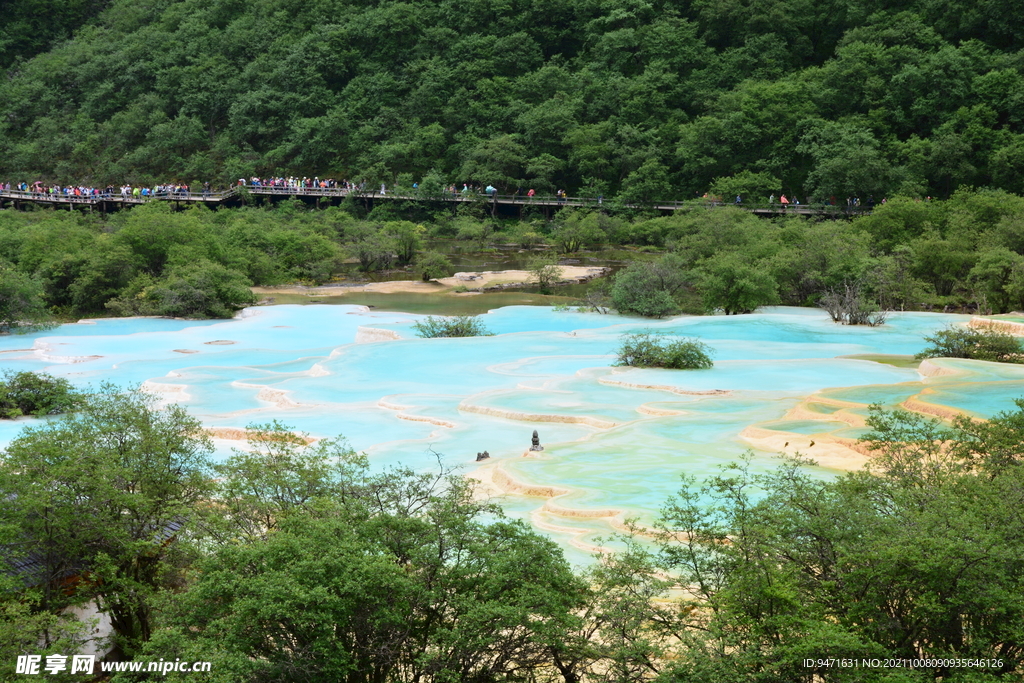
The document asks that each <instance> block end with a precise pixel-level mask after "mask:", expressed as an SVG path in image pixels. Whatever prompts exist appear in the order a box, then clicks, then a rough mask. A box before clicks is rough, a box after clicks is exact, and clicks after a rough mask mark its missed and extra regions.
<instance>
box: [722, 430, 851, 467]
mask: <svg viewBox="0 0 1024 683" xmlns="http://www.w3.org/2000/svg"><path fill="white" fill-rule="evenodd" d="M740 438H741V439H743V440H744V441H746V442H747V443H749V444H750V445H751V446H753V447H755V448H759V449H761V450H765V451H775V452H776V453H785V454H786V455H797V454H800V455H801V456H803V457H805V458H810V459H811V460H814V461H815V462H816V463H818V464H819V465H821V466H822V467H828V468H830V469H835V470H859V469H860V468H862V467H863V466H864V465H865V464H866V463H867V462H868V460H870V457H869V456H868V455H867V453H866V452H861V450H860V449H859V448H857V444H856V442H855V441H854V440H852V439H850V440H846V439H844V440H842V441H840V440H839V439H835V438H833V437H830V436H825V435H821V434H815V435H812V436H806V435H804V434H794V433H791V432H776V431H773V430H771V429H763V428H761V427H747V428H746V429H744V430H743V431H742V432H740Z"/></svg>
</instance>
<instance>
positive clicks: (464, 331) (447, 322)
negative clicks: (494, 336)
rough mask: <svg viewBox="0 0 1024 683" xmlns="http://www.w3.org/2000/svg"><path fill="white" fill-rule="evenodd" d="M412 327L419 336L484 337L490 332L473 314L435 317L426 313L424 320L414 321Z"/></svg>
mask: <svg viewBox="0 0 1024 683" xmlns="http://www.w3.org/2000/svg"><path fill="white" fill-rule="evenodd" d="M412 328H413V329H414V330H416V334H417V335H418V336H420V337H426V338H433V337H484V336H490V334H491V332H489V331H488V330H487V328H486V327H484V324H483V323H482V322H481V321H480V319H479V318H478V317H477V316H475V315H458V316H455V317H453V318H443V317H437V318H435V317H434V316H432V315H428V316H427V317H426V319H425V320H420V321H419V322H417V323H414V324H413V326H412Z"/></svg>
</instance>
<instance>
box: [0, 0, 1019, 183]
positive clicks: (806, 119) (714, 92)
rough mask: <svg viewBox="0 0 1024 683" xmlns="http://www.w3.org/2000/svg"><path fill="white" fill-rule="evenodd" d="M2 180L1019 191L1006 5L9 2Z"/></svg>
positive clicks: (1015, 53)
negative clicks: (297, 179) (428, 181)
mask: <svg viewBox="0 0 1024 683" xmlns="http://www.w3.org/2000/svg"><path fill="white" fill-rule="evenodd" d="M3 8H4V25H3V27H2V28H0V68H4V69H5V70H6V73H5V77H4V78H3V79H0V179H4V180H9V181H12V182H17V181H21V180H24V181H29V182H31V181H33V180H36V179H40V180H48V181H55V182H61V183H65V184H79V183H82V184H87V185H103V184H106V183H115V184H117V183H124V182H130V183H147V184H152V183H155V182H158V181H164V182H169V181H172V180H176V181H178V182H192V183H193V184H198V183H201V182H203V181H211V182H215V183H219V184H225V183H227V182H229V181H237V179H238V178H242V177H246V178H248V177H250V176H253V175H259V176H267V175H292V174H294V175H308V176H314V175H317V176H319V177H322V178H325V177H334V178H337V179H350V180H353V181H359V180H365V181H367V182H370V183H380V182H389V183H390V182H392V181H394V180H396V179H397V178H398V177H399V176H400V175H402V174H409V177H411V178H413V179H421V178H424V177H426V176H428V175H430V174H431V173H432V172H433V173H434V174H435V175H434V177H435V178H441V179H443V180H444V181H446V182H460V183H461V182H471V183H472V182H478V183H481V184H487V183H492V184H494V185H496V186H498V187H499V188H500V189H502V190H514V189H515V188H517V187H519V186H522V187H523V188H524V189H525V188H526V187H535V188H536V189H537V190H538V191H545V190H548V191H550V190H554V189H556V188H559V189H567V190H568V191H569V192H570V193H576V194H590V195H593V196H596V195H602V194H603V195H606V196H613V195H619V196H622V197H624V198H627V199H641V200H642V199H645V198H650V197H659V198H688V197H693V196H694V193H701V194H702V193H704V192H706V191H708V190H709V188H710V189H712V190H713V191H717V192H719V193H720V194H728V195H729V196H731V195H732V194H733V193H736V192H741V193H744V194H747V193H752V194H756V195H762V196H765V197H766V196H768V194H769V193H772V192H774V193H776V194H778V193H779V192H786V193H788V194H790V195H796V196H799V197H801V198H804V197H807V196H813V197H814V198H816V199H819V200H822V199H826V198H831V197H832V196H835V197H836V198H837V200H838V201H845V198H846V197H848V196H860V197H862V198H867V197H868V196H873V197H874V198H875V199H876V200H878V199H881V198H882V197H883V196H889V197H891V196H894V195H896V194H903V195H908V196H920V197H925V196H938V197H947V196H949V195H951V194H952V193H953V192H954V191H955V190H956V189H957V188H958V187H960V186H961V185H971V186H976V187H979V186H988V187H994V188H1002V189H1006V190H1008V191H1012V192H1021V191H1024V185H1022V183H1024V180H1022V178H1024V173H1022V172H1024V127H1022V126H1024V76H1022V69H1024V53H1022V52H1021V51H1020V45H1021V42H1020V41H1021V39H1022V38H1024V36H1022V33H1024V28H1022V27H1024V8H1022V7H1021V6H1020V5H1019V4H1014V3H1007V2H994V1H993V2H983V3H978V2H966V1H963V0H956V1H953V2H948V1H944V2H938V1H937V0H910V1H908V2H893V1H891V0H826V1H823V2H808V1H806V0H756V1H755V0H751V1H740V0H686V1H683V2H672V1H668V0H654V1H652V2H639V1H629V2H622V1H620V0H617V1H615V2H610V1H607V0H574V1H572V2H569V1H566V0H551V1H549V2H544V3H540V2H533V1H527V0H507V1H502V2H486V3H485V2H453V1H451V0H443V1H440V2H416V1H415V0H413V1H402V0H382V1H380V2H372V3H361V2H327V1H325V0H302V1H301V2H297V1H291V0H248V1H245V2H242V1H241V0H151V1H149V2H145V3H140V2H137V1H136V0H110V1H109V2H106V3H104V2H100V1H98V0H94V1H92V2H88V1H86V0H81V1H77V2H73V3H59V5H58V4H57V3H52V2H48V1H47V0H18V1H17V2H5V3H4V4H3Z"/></svg>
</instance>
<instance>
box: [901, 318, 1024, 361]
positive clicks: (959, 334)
mask: <svg viewBox="0 0 1024 683" xmlns="http://www.w3.org/2000/svg"><path fill="white" fill-rule="evenodd" d="M924 340H925V341H927V342H930V343H931V344H932V346H930V347H928V348H927V349H925V350H923V351H921V352H920V353H919V354H917V355H916V356H915V357H916V358H918V359H922V358H971V359H974V360H988V361H995V362H999V363H1022V362H1024V346H1021V343H1020V340H1018V339H1017V338H1015V337H1014V336H1013V335H1010V334H1007V333H1006V332H1000V331H998V330H994V329H986V330H976V329H973V328H970V327H957V326H955V325H950V326H949V327H947V328H946V329H944V330H939V331H938V332H936V333H935V334H934V335H932V336H931V337H925V338H924Z"/></svg>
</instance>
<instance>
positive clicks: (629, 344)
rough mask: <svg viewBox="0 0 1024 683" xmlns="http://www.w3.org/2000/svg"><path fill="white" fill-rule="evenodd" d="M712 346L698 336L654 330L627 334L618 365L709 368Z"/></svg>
mask: <svg viewBox="0 0 1024 683" xmlns="http://www.w3.org/2000/svg"><path fill="white" fill-rule="evenodd" d="M711 353H712V351H711V349H710V348H709V347H708V346H707V344H705V343H703V342H701V341H698V340H696V339H679V340H674V341H673V340H668V339H659V338H658V337H657V336H656V335H654V334H652V333H650V332H639V333H637V334H627V335H625V336H624V337H623V338H622V343H621V344H620V346H619V350H618V354H617V355H618V360H617V361H616V363H615V364H616V365H628V366H632V367H638V368H670V369H673V370H707V369H708V368H710V367H712V366H713V365H714V363H713V362H712V361H711Z"/></svg>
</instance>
